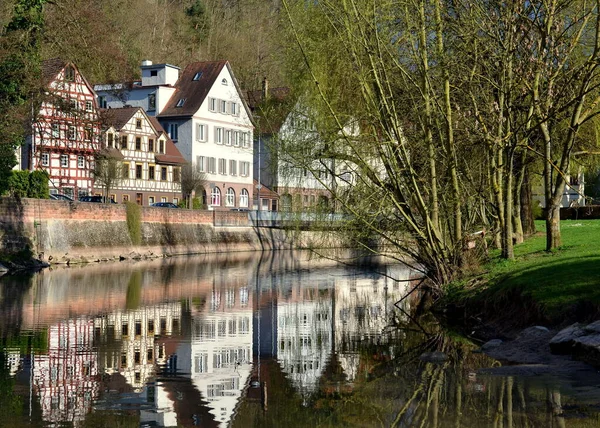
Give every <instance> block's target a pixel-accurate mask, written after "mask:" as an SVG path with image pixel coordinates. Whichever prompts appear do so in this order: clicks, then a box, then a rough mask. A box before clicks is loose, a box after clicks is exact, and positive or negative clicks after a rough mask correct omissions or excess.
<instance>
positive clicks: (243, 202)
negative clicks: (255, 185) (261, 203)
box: [240, 189, 248, 207]
mask: <svg viewBox="0 0 600 428" xmlns="http://www.w3.org/2000/svg"><path fill="white" fill-rule="evenodd" d="M247 206H248V191H247V190H246V189H242V191H241V192H240V207H247Z"/></svg>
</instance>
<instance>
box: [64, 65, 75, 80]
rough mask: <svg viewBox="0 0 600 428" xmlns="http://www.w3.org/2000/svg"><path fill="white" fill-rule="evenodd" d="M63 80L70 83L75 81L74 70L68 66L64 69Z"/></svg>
mask: <svg viewBox="0 0 600 428" xmlns="http://www.w3.org/2000/svg"><path fill="white" fill-rule="evenodd" d="M65 80H66V81H67V82H72V81H74V80H75V70H74V69H73V67H71V66H70V65H69V66H68V67H66V68H65Z"/></svg>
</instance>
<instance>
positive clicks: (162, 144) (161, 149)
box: [158, 140, 165, 153]
mask: <svg viewBox="0 0 600 428" xmlns="http://www.w3.org/2000/svg"><path fill="white" fill-rule="evenodd" d="M158 152H159V153H164V152H165V140H160V141H159V142H158Z"/></svg>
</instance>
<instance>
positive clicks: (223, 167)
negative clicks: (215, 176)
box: [219, 158, 227, 175]
mask: <svg viewBox="0 0 600 428" xmlns="http://www.w3.org/2000/svg"><path fill="white" fill-rule="evenodd" d="M219 174H221V175H227V159H223V158H219Z"/></svg>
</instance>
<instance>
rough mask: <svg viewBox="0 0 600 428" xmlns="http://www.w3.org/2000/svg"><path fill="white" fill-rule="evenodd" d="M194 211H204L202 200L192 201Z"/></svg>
mask: <svg viewBox="0 0 600 428" xmlns="http://www.w3.org/2000/svg"><path fill="white" fill-rule="evenodd" d="M192 209H193V210H202V209H204V207H203V206H202V201H201V200H200V198H193V199H192Z"/></svg>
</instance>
